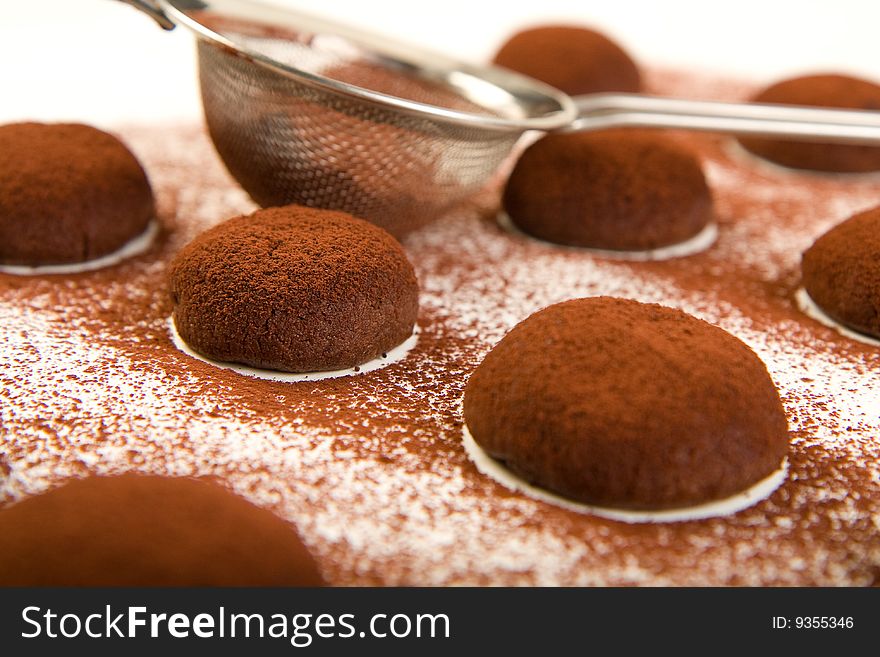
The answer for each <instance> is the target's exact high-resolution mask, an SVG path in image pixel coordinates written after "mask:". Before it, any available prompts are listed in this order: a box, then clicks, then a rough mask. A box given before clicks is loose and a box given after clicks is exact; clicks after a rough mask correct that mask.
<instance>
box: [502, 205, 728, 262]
mask: <svg viewBox="0 0 880 657" xmlns="http://www.w3.org/2000/svg"><path fill="white" fill-rule="evenodd" d="M497 221H498V225H499V226H501V227H502V228H503V229H504V230H507V231H510V232H511V233H513V234H514V235H519V236H521V237H527V238H529V239H532V240H535V241H536V242H541V243H542V244H549V245H552V246H554V247H555V248H562V249H570V250H573V251H583V252H587V253H592V254H594V255H597V256H600V257H602V258H608V259H609V260H628V261H630V262H651V261H658V260H672V259H673V258H683V257H685V256H689V255H693V254H695V253H700V252H702V251H705V250H706V249H708V248H709V247H711V246H712V245H713V244H714V243H715V241H716V240H717V239H718V224H716V223H715V222H714V221H713V222H709V223H708V224H706V226H705V228H703V230H701V231H700V232H699V233H697V234H696V235H694V236H693V237H691V238H690V239H688V240H685V241H684V242H679V243H678V244H672V245H671V246H661V247H659V248H656V249H647V250H645V251H613V250H611V249H594V248H590V247H584V246H569V245H567V244H556V243H555V242H548V241H546V240H542V239H540V238H538V237H535V236H534V235H529V234H528V233H526V232H524V231H522V230H520V229H519V227H518V226H517V225H516V224H514V223H513V220H512V219H511V218H510V215H508V214H507V213H506V212H504V211H502V212H500V213H499V214H498V217H497Z"/></svg>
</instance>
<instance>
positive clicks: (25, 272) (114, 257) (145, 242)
mask: <svg viewBox="0 0 880 657" xmlns="http://www.w3.org/2000/svg"><path fill="white" fill-rule="evenodd" d="M158 234H159V222H158V221H155V220H153V221H151V222H150V223H149V224H148V225H147V227H146V229H144V232H142V233H141V234H140V235H138V236H137V237H134V238H132V239H131V240H129V241H128V242H126V243H125V244H123V245H122V247H121V248H119V249H118V250H116V251H113V253H108V254H107V255H105V256H101V257H100V258H95V259H94V260H86V261H85V262H74V263H71V264H66V265H37V266H35V267H29V266H27V265H4V264H0V272H3V273H4V274H14V275H16V276H46V275H51V274H81V273H83V272H87V271H95V270H96V269H104V268H105V267H112V266H113V265H118V264H119V263H120V262H122V261H124V260H128V259H129V258H133V257H135V256H136V255H140V254H141V253H143V252H144V251H146V250H147V249H148V248H150V245H151V244H152V243H153V240H154V239H156V235H158Z"/></svg>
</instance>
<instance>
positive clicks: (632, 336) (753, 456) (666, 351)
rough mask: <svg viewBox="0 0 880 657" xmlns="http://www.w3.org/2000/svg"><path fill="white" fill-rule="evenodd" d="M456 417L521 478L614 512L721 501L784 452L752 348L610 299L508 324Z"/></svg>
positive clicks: (773, 403) (775, 404) (698, 325)
mask: <svg viewBox="0 0 880 657" xmlns="http://www.w3.org/2000/svg"><path fill="white" fill-rule="evenodd" d="M464 416H465V421H466V423H467V427H468V429H469V431H470V433H471V435H472V436H473V438H474V440H475V441H476V442H477V443H478V444H479V445H480V446H481V447H482V448H483V449H484V450H485V451H486V452H487V453H488V454H489V455H491V456H492V457H494V458H495V459H497V460H499V461H501V462H503V463H504V464H505V465H506V466H507V467H508V468H509V469H510V470H511V471H513V472H515V473H516V474H518V475H520V476H522V477H523V478H525V479H526V480H528V481H530V482H533V483H534V484H536V485H538V486H541V487H543V488H546V489H549V490H551V491H554V492H556V493H559V494H562V495H564V496H567V497H569V498H571V499H573V500H577V501H580V502H585V503H587V504H594V505H599V506H606V507H616V508H621V509H654V510H657V509H666V508H676V507H684V506H692V505H697V504H701V503H705V502H709V501H713V500H719V499H723V498H726V497H729V496H731V495H733V494H735V493H738V492H741V491H743V490H745V489H747V488H749V487H750V486H752V485H753V484H755V483H757V482H759V481H760V480H762V479H764V478H765V477H767V476H768V475H770V474H771V473H773V472H774V471H775V470H778V469H779V467H780V465H781V462H782V460H783V458H784V457H785V456H786V453H787V450H788V427H787V422H786V418H785V413H784V411H783V408H782V404H781V402H780V400H779V395H778V393H777V391H776V388H775V386H774V385H773V382H772V381H771V379H770V376H769V374H768V373H767V369H766V367H765V366H764V364H763V363H762V362H761V360H760V359H759V358H758V357H757V356H756V355H755V353H754V352H753V351H752V350H751V349H749V348H748V347H747V346H746V345H745V344H743V343H742V342H740V341H739V340H738V339H736V338H735V337H733V336H732V335H730V334H728V333H726V332H725V331H723V330H721V329H719V328H717V327H715V326H712V325H711V324H708V323H706V322H704V321H702V320H699V319H696V318H694V317H692V316H690V315H687V314H686V313H684V312H681V311H679V310H675V309H672V308H666V307H663V306H659V305H656V304H643V303H639V302H636V301H630V300H626V299H617V298H612V297H596V298H590V299H575V300H573V301H566V302H563V303H558V304H555V305H553V306H550V307H548V308H545V309H544V310H542V311H540V312H538V313H536V314H534V315H532V316H531V317H529V318H528V319H526V320H525V321H523V322H521V323H520V324H518V325H517V326H515V327H514V328H513V330H511V331H510V333H508V334H507V336H505V337H504V338H503V339H502V340H501V342H499V343H498V344H497V345H496V346H495V348H494V349H492V351H491V352H489V354H487V356H486V357H485V359H484V360H483V362H482V363H481V364H480V365H479V366H478V367H477V369H476V370H475V371H474V373H473V374H472V375H471V378H470V379H469V381H468V383H467V386H466V389H465V396H464Z"/></svg>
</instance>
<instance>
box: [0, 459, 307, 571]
mask: <svg viewBox="0 0 880 657" xmlns="http://www.w3.org/2000/svg"><path fill="white" fill-rule="evenodd" d="M322 583H323V581H322V578H321V575H320V573H319V572H318V569H317V567H316V565H315V562H314V560H313V559H312V557H311V555H310V554H309V552H308V550H307V549H306V547H305V546H304V545H303V543H302V541H301V540H300V538H299V536H298V535H297V533H296V531H295V530H294V528H293V527H291V526H290V525H289V524H288V523H286V522H285V521H284V520H282V519H281V518H278V517H277V516H275V515H274V514H273V513H271V512H269V511H267V510H265V509H261V508H259V507H256V506H254V505H253V504H251V503H250V502H248V501H247V500H245V499H243V498H241V497H238V496H237V495H234V494H232V493H230V492H229V491H227V490H226V489H224V488H221V487H220V486H217V485H214V484H210V483H207V482H205V481H199V480H195V479H185V478H172V477H155V476H146V475H135V474H127V475H122V476H117V477H89V478H86V479H80V480H73V481H70V482H69V483H66V484H64V485H62V486H60V487H59V488H56V489H53V490H51V491H49V492H48V493H43V494H42V495H36V496H34V497H30V498H27V499H25V500H24V501H22V502H19V503H17V504H13V505H12V506H9V507H6V508H4V509H2V510H0V585H3V586H320V585H321V584H322Z"/></svg>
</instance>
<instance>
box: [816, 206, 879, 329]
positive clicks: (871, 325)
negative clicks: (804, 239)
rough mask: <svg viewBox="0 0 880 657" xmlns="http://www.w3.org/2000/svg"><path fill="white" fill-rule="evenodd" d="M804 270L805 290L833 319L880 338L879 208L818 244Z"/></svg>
mask: <svg viewBox="0 0 880 657" xmlns="http://www.w3.org/2000/svg"><path fill="white" fill-rule="evenodd" d="M801 271H802V276H803V284H804V289H806V291H807V293H808V294H809V295H810V298H811V299H812V300H813V301H815V302H816V303H817V304H818V305H819V306H820V307H821V308H822V310H824V311H825V313H826V314H827V315H828V316H829V317H832V318H834V319H835V320H837V321H838V322H840V323H841V324H845V325H846V326H849V327H850V328H852V329H855V330H856V331H860V332H862V333H866V334H868V335H872V336H874V337H876V338H880V207H876V208H872V209H871V210H867V211H865V212H860V213H859V214H856V215H854V216H852V217H850V218H849V219H847V220H846V221H844V222H843V223H841V224H838V225H837V226H835V227H834V228H832V229H831V230H829V231H828V232H827V233H825V234H824V235H822V236H821V237H820V238H819V239H817V240H816V242H815V243H814V244H813V246H811V247H810V248H809V249H807V250H806V251H805V252H804V256H803V260H802V262H801Z"/></svg>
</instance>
